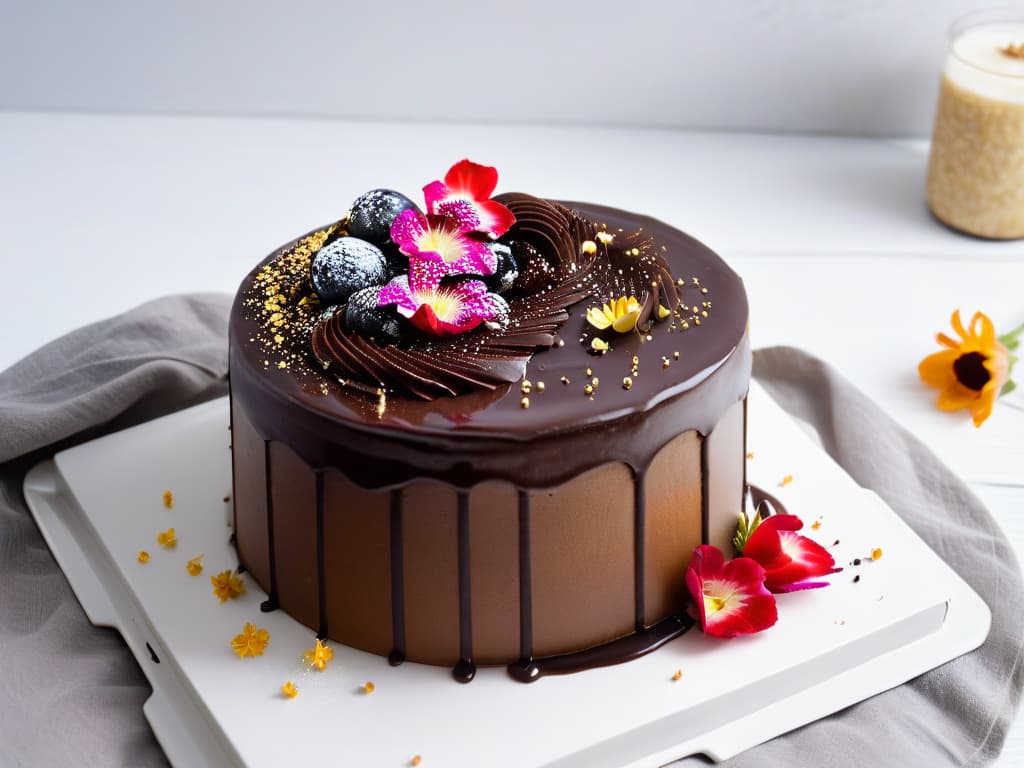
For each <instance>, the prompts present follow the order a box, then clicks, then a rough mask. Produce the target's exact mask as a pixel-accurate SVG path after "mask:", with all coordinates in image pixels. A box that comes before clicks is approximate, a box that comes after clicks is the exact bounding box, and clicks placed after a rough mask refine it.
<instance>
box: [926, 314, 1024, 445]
mask: <svg viewBox="0 0 1024 768" xmlns="http://www.w3.org/2000/svg"><path fill="white" fill-rule="evenodd" d="M950 322H951V323H952V324H953V329H954V330H955V331H956V332H957V334H958V335H959V336H960V341H956V340H955V339H951V338H950V337H949V336H947V335H946V334H944V333H939V334H936V336H935V338H936V340H937V341H938V342H939V344H941V345H942V346H943V347H945V349H943V350H942V351H940V352H935V353H934V354H931V355H928V357H926V358H925V359H924V360H922V361H921V363H920V364H919V365H918V366H917V372H918V374H919V375H920V376H921V380H922V381H924V383H925V384H927V385H928V386H930V387H935V388H936V389H938V390H939V399H938V402H937V405H938V407H939V408H940V409H942V410H944V411H956V410H960V409H961V408H967V409H969V410H970V411H971V416H972V417H973V418H974V426H976V427H980V426H981V425H982V423H983V422H984V421H985V419H987V418H988V417H989V416H990V415H991V414H992V406H993V404H994V403H995V400H996V398H997V397H999V395H1000V394H1002V393H1004V392H1007V391H1009V390H1010V389H1011V388H1012V386H1013V385H1012V383H1011V382H1010V368H1011V366H1012V364H1013V359H1012V358H1011V356H1010V352H1009V350H1008V349H1007V346H1009V347H1010V348H1013V347H1015V346H1016V345H1017V335H1018V334H1019V333H1020V332H1021V330H1022V329H1024V326H1022V328H1018V329H1016V330H1015V331H1013V332H1012V333H1009V334H1006V335H1004V336H1001V337H999V338H997V337H996V330H995V326H993V325H992V321H991V320H990V319H989V318H988V317H987V316H986V315H984V314H983V313H981V312H975V313H974V317H972V318H971V323H970V325H969V326H968V327H967V328H964V325H963V323H962V322H961V321H960V310H957V311H955V312H954V313H953V317H952V318H951V320H950Z"/></svg>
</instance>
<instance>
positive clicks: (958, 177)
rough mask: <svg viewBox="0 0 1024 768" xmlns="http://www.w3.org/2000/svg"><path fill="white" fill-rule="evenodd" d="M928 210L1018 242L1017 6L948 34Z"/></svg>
mask: <svg viewBox="0 0 1024 768" xmlns="http://www.w3.org/2000/svg"><path fill="white" fill-rule="evenodd" d="M927 195H928V205H929V207H930V208H931V210H932V213H934V214H935V216H936V218H938V219H939V220H940V221H941V222H943V223H944V224H947V225H948V226H950V227H953V228H954V229H958V230H961V231H963V232H967V233H969V234H972V235H977V236H979V237H987V238H993V239H1006V240H1008V239H1015V238H1022V237H1024V6H1022V7H1021V8H1019V9H1018V10H1016V11H1013V10H1006V9H1003V10H993V11H980V12H977V13H973V14H970V15H968V16H965V17H963V18H962V19H961V20H960V21H958V22H957V23H956V24H954V25H953V28H952V29H951V33H950V48H949V55H948V57H947V59H946V64H945V68H944V71H943V77H942V86H941V90H940V94H939V106H938V111H937V113H936V116H935V129H934V133H933V136H932V149H931V158H930V161H929V166H928V188H927Z"/></svg>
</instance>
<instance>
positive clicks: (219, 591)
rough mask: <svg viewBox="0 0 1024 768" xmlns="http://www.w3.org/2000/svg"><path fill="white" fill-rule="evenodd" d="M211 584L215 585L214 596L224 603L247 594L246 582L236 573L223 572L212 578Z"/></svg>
mask: <svg viewBox="0 0 1024 768" xmlns="http://www.w3.org/2000/svg"><path fill="white" fill-rule="evenodd" d="M210 583H211V584H213V596H214V597H216V598H217V599H218V600H220V601H221V602H222V603H224V602H227V600H228V599H229V598H230V599H232V600H234V599H235V598H236V597H238V596H240V595H242V594H243V593H244V592H245V582H244V581H242V578H241V577H240V576H238V575H237V574H236V573H235V572H234V571H221V572H220V573H218V574H217V575H216V576H211V577H210Z"/></svg>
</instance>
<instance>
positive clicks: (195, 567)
mask: <svg viewBox="0 0 1024 768" xmlns="http://www.w3.org/2000/svg"><path fill="white" fill-rule="evenodd" d="M185 570H186V571H188V575H189V576H198V575H199V574H200V573H202V572H203V556H202V555H196V556H195V557H193V558H192V559H191V560H189V561H188V562H187V563H185Z"/></svg>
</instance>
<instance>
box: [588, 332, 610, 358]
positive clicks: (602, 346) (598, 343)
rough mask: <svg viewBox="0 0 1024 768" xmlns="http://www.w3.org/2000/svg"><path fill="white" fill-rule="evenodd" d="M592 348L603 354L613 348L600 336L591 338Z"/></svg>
mask: <svg viewBox="0 0 1024 768" xmlns="http://www.w3.org/2000/svg"><path fill="white" fill-rule="evenodd" d="M590 348H591V349H592V350H594V351H595V352H600V353H601V354H602V355H603V354H604V353H605V352H607V351H608V350H609V349H611V345H610V344H609V343H608V342H607V341H605V340H604V339H602V338H601V337H600V336H595V337H594V338H593V339H591V340H590Z"/></svg>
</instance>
